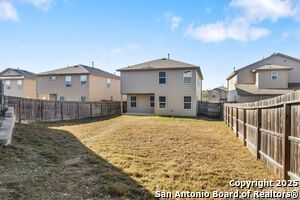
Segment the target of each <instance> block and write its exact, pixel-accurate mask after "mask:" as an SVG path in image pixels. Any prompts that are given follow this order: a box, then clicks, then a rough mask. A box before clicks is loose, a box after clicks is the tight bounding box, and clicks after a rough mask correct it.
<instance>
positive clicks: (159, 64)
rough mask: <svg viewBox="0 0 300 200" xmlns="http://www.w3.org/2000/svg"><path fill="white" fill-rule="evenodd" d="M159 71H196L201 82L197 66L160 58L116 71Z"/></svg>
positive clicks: (199, 70) (200, 73)
mask: <svg viewBox="0 0 300 200" xmlns="http://www.w3.org/2000/svg"><path fill="white" fill-rule="evenodd" d="M159 69H196V70H197V72H198V73H199V75H200V77H201V79H202V80H203V76H202V72H201V69H200V67H199V66H196V65H193V64H189V63H185V62H181V61H177V60H172V59H167V58H161V59H157V60H152V61H148V62H143V63H140V64H136V65H131V66H128V67H125V68H121V69H118V70H117V71H120V72H122V71H144V70H145V71H147V70H159Z"/></svg>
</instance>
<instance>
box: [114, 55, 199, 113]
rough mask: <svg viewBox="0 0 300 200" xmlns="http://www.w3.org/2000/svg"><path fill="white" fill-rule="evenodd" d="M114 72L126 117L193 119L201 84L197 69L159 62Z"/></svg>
mask: <svg viewBox="0 0 300 200" xmlns="http://www.w3.org/2000/svg"><path fill="white" fill-rule="evenodd" d="M118 71H120V72H121V94H122V95H127V112H128V113H135V114H137V113H142V114H146V113H147V114H156V115H168V116H173V115H174V116H196V115H197V102H198V101H199V100H201V95H202V94H201V91H202V80H203V76H202V73H201V70H200V67H198V66H196V65H192V64H188V63H184V62H180V61H176V60H171V59H167V58H163V59H158V60H153V61H149V62H145V63H141V64H137V65H133V66H129V67H126V68H122V69H119V70H118Z"/></svg>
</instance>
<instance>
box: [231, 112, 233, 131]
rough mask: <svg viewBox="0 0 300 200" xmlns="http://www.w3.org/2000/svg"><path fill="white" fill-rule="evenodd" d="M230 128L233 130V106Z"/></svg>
mask: <svg viewBox="0 0 300 200" xmlns="http://www.w3.org/2000/svg"><path fill="white" fill-rule="evenodd" d="M230 128H231V130H233V107H231V109H230Z"/></svg>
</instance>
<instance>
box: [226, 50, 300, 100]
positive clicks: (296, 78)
mask: <svg viewBox="0 0 300 200" xmlns="http://www.w3.org/2000/svg"><path fill="white" fill-rule="evenodd" d="M227 81H228V90H229V91H228V101H236V102H252V101H258V100H262V99H267V98H271V97H274V96H278V95H282V94H285V93H288V92H290V91H293V90H296V89H299V88H300V60H299V59H297V58H294V57H291V56H288V55H285V54H282V53H274V54H272V55H270V56H269V57H267V58H263V59H262V60H259V61H257V62H255V63H252V64H250V65H247V66H245V67H243V68H241V69H239V70H235V71H233V72H232V73H231V74H230V75H229V76H228V77H227Z"/></svg>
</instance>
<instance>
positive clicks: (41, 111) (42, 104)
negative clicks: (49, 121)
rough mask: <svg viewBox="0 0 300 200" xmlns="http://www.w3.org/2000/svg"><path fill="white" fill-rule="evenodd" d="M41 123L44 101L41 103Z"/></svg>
mask: <svg viewBox="0 0 300 200" xmlns="http://www.w3.org/2000/svg"><path fill="white" fill-rule="evenodd" d="M41 121H43V101H41Z"/></svg>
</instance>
